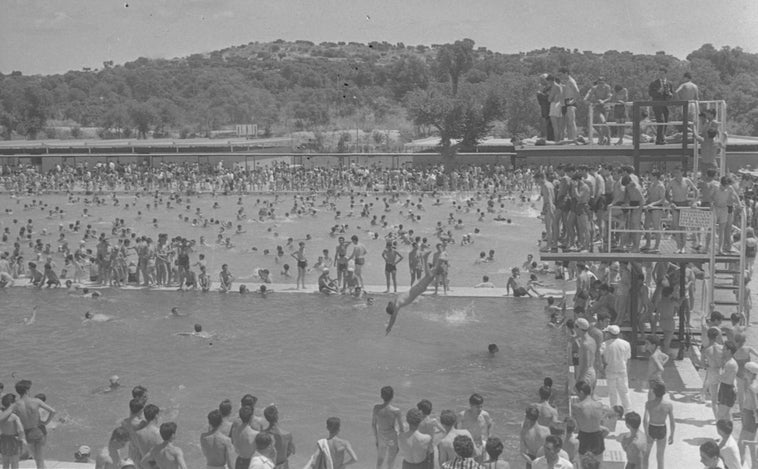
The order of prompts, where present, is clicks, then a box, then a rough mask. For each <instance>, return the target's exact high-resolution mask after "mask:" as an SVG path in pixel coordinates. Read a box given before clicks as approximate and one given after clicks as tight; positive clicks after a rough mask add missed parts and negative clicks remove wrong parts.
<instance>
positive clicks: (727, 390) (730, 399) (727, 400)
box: [719, 383, 737, 407]
mask: <svg viewBox="0 0 758 469" xmlns="http://www.w3.org/2000/svg"><path fill="white" fill-rule="evenodd" d="M736 400H737V393H736V392H735V391H734V386H733V385H731V384H724V383H721V384H719V405H723V406H726V407H734V402H735V401H736Z"/></svg>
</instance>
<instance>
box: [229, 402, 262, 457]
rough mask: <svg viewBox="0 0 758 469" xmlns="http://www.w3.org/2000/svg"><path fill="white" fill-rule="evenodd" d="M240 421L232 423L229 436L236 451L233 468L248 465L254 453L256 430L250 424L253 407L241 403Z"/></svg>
mask: <svg viewBox="0 0 758 469" xmlns="http://www.w3.org/2000/svg"><path fill="white" fill-rule="evenodd" d="M239 417H240V422H239V423H238V422H234V424H233V425H232V431H231V435H230V436H231V438H232V443H233V444H234V449H235V451H236V453H237V460H236V461H235V463H234V467H235V469H246V468H247V467H248V466H249V465H250V459H251V458H252V457H253V454H254V453H255V437H256V435H258V433H259V432H258V431H256V430H254V429H253V427H252V426H251V423H252V419H253V407H252V406H249V405H243V406H242V407H241V408H240V410H239Z"/></svg>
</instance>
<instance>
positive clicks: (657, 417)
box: [642, 382, 676, 469]
mask: <svg viewBox="0 0 758 469" xmlns="http://www.w3.org/2000/svg"><path fill="white" fill-rule="evenodd" d="M652 391H653V398H652V399H650V400H649V401H647V402H646V403H645V416H644V417H643V419H642V421H643V424H644V427H645V430H646V431H647V448H648V455H647V457H649V455H650V452H652V450H653V443H655V445H656V446H655V460H656V462H657V467H658V469H663V466H664V458H665V453H666V443H668V444H669V445H673V444H674V428H675V425H676V424H675V421H674V406H673V404H672V403H671V401H669V400H668V399H667V398H666V385H665V384H663V383H662V382H655V383H653V386H652ZM666 420H668V421H669V424H670V425H671V433H670V434H669V435H668V442H667V441H666V434H667V433H668V432H667V431H666V430H667V428H666Z"/></svg>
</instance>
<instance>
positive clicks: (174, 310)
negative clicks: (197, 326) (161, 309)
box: [171, 306, 189, 318]
mask: <svg viewBox="0 0 758 469" xmlns="http://www.w3.org/2000/svg"><path fill="white" fill-rule="evenodd" d="M171 316H175V317H178V318H181V317H184V316H189V314H186V313H181V312H179V308H177V307H176V306H174V307H173V308H171Z"/></svg>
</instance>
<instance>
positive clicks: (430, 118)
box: [406, 84, 506, 168]
mask: <svg viewBox="0 0 758 469" xmlns="http://www.w3.org/2000/svg"><path fill="white" fill-rule="evenodd" d="M505 104H506V103H505V100H504V99H503V97H502V95H501V94H499V93H498V90H497V89H496V88H494V87H491V86H487V85H486V84H482V85H468V86H465V87H464V88H462V91H461V93H460V95H459V96H452V95H451V94H450V93H449V92H448V90H447V89H446V88H445V87H439V86H438V87H434V88H431V89H429V90H419V91H415V92H412V93H410V94H409V96H408V99H407V101H406V108H407V110H408V115H409V117H410V118H411V119H412V120H413V122H414V124H416V125H420V126H423V125H428V126H432V127H434V128H436V129H437V131H438V132H439V135H440V152H441V154H442V155H443V156H445V157H446V162H445V166H446V167H448V168H450V167H452V165H453V164H454V156H455V153H456V147H455V146H453V144H452V141H453V139H460V143H459V146H460V147H462V148H464V149H467V150H471V149H473V147H474V146H476V144H477V143H479V141H480V140H481V139H482V138H483V137H485V136H486V135H487V133H488V132H489V131H490V130H491V129H492V123H493V122H494V121H495V120H498V119H502V118H503V117H504V115H505Z"/></svg>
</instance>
